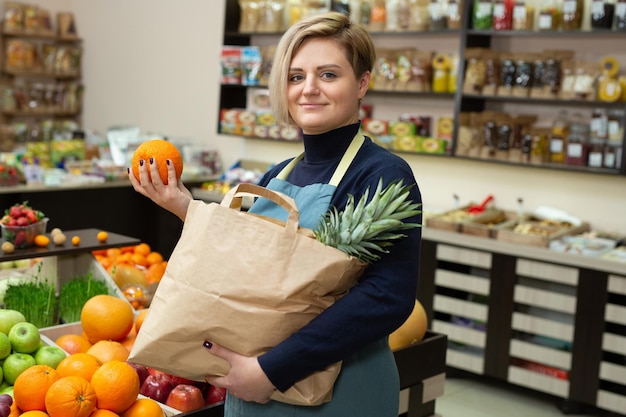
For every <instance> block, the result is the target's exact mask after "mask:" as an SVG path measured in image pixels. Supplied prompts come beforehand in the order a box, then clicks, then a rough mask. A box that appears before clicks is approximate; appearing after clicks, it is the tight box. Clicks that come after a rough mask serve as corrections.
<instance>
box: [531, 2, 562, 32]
mask: <svg viewBox="0 0 626 417" xmlns="http://www.w3.org/2000/svg"><path fill="white" fill-rule="evenodd" d="M561 12H562V11H561V9H560V7H559V4H558V2H557V1H556V0H545V1H543V2H542V3H541V9H539V20H538V22H537V28H538V29H539V30H558V29H560V28H561Z"/></svg>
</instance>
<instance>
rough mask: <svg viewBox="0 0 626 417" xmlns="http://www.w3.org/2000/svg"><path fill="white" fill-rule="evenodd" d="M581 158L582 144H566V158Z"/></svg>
mask: <svg viewBox="0 0 626 417" xmlns="http://www.w3.org/2000/svg"><path fill="white" fill-rule="evenodd" d="M582 156H583V145H582V143H568V144H567V157H568V158H580V157H582Z"/></svg>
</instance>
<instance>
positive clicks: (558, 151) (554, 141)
mask: <svg viewBox="0 0 626 417" xmlns="http://www.w3.org/2000/svg"><path fill="white" fill-rule="evenodd" d="M569 131H570V121H569V119H568V116H567V112H566V111H565V110H562V111H561V112H560V113H559V115H558V117H557V118H556V119H555V120H554V123H553V124H552V133H551V134H550V162H556V163H563V162H565V151H566V145H567V137H568V136H569Z"/></svg>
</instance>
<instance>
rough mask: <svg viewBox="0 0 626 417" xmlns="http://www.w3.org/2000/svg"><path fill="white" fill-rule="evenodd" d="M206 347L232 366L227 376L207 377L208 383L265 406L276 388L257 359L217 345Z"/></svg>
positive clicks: (205, 344)
mask: <svg viewBox="0 0 626 417" xmlns="http://www.w3.org/2000/svg"><path fill="white" fill-rule="evenodd" d="M204 347H205V348H207V349H208V351H209V352H211V354H213V355H215V356H217V357H218V358H222V359H224V360H225V361H226V362H228V363H229V364H230V370H229V371H228V374H227V375H226V376H207V377H206V378H205V379H206V382H208V383H209V384H211V385H215V386H217V387H221V388H226V389H227V390H228V393H229V394H231V395H234V396H235V397H238V398H241V399H242V400H245V401H254V402H257V403H261V404H264V403H266V402H268V401H269V400H270V395H272V393H273V392H274V391H275V390H276V387H274V385H273V384H272V383H271V382H270V380H269V379H268V378H267V375H265V372H263V369H261V365H259V361H258V360H257V358H254V357H249V356H244V355H240V354H238V353H235V352H233V351H232V350H228V349H226V348H225V347H223V346H219V345H216V344H215V343H210V342H204Z"/></svg>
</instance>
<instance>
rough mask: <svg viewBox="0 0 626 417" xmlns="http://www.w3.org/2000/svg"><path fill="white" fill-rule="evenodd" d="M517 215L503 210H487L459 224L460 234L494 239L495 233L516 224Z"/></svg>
mask: <svg viewBox="0 0 626 417" xmlns="http://www.w3.org/2000/svg"><path fill="white" fill-rule="evenodd" d="M517 217H518V215H517V214H516V213H514V212H509V211H503V210H489V211H486V212H485V213H483V214H481V215H478V216H476V217H475V218H473V219H471V220H468V221H466V222H463V223H461V230H460V231H461V233H464V234H467V235H472V236H478V237H486V238H495V237H496V232H497V231H498V230H500V229H504V228H507V227H509V226H511V225H512V224H514V223H516V222H517Z"/></svg>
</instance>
